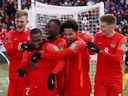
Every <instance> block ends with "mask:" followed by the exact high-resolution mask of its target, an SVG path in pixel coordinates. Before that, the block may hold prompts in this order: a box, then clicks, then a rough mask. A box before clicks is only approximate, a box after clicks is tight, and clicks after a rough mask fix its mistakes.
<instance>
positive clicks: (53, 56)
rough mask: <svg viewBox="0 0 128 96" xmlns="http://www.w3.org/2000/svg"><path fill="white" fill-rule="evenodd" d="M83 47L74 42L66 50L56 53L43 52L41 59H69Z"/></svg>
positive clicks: (82, 44)
mask: <svg viewBox="0 0 128 96" xmlns="http://www.w3.org/2000/svg"><path fill="white" fill-rule="evenodd" d="M84 46H85V43H83V42H82V43H81V42H74V43H72V44H71V45H70V46H69V47H68V48H65V49H64V50H62V51H58V52H43V54H42V55H43V59H51V60H56V59H64V58H67V57H71V56H73V55H74V54H76V53H77V52H79V50H80V49H81V48H83V47H84Z"/></svg>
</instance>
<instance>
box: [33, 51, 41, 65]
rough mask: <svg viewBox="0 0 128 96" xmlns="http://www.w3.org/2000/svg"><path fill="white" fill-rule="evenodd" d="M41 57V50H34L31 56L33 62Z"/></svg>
mask: <svg viewBox="0 0 128 96" xmlns="http://www.w3.org/2000/svg"><path fill="white" fill-rule="evenodd" d="M40 59H41V53H40V52H34V53H33V55H32V57H31V62H33V63H37V62H38V61H39V60H40Z"/></svg>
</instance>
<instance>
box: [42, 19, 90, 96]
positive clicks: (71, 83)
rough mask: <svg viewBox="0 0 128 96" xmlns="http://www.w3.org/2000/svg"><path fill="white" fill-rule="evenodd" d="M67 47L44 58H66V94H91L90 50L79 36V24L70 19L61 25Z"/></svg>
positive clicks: (73, 95) (44, 55)
mask: <svg viewBox="0 0 128 96" xmlns="http://www.w3.org/2000/svg"><path fill="white" fill-rule="evenodd" d="M61 32H63V36H64V38H65V40H66V42H67V47H66V48H65V49H64V50H62V51H59V52H56V53H54V54H45V53H44V54H43V58H45V59H46V58H47V59H48V58H54V59H61V58H64V59H65V66H64V67H65V68H64V72H65V79H64V81H65V82H64V91H63V94H64V96H90V92H91V85H90V78H89V52H88V49H87V48H86V47H85V46H86V44H85V42H84V41H83V40H82V39H80V38H79V36H78V25H77V23H74V22H72V21H70V20H67V21H65V22H64V23H63V24H62V26H61Z"/></svg>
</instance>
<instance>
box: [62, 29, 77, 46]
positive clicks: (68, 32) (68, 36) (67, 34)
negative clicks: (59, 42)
mask: <svg viewBox="0 0 128 96" xmlns="http://www.w3.org/2000/svg"><path fill="white" fill-rule="evenodd" d="M63 36H64V38H65V40H66V41H67V43H68V44H71V43H73V42H74V41H75V40H76V39H77V32H75V30H73V29H72V28H65V29H64V34H63Z"/></svg>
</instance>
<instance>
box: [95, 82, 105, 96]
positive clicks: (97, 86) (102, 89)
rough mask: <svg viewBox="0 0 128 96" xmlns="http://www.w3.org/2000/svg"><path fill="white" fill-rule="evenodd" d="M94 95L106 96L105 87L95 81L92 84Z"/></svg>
mask: <svg viewBox="0 0 128 96" xmlns="http://www.w3.org/2000/svg"><path fill="white" fill-rule="evenodd" d="M94 96H107V88H106V86H105V85H104V84H102V83H100V82H99V83H98V82H97V83H95V86H94Z"/></svg>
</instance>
